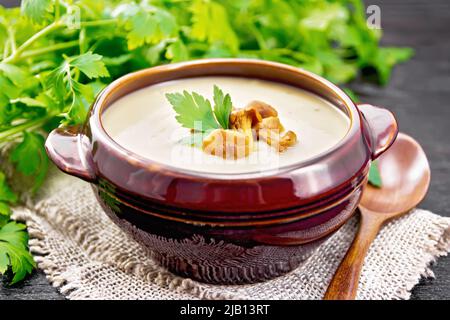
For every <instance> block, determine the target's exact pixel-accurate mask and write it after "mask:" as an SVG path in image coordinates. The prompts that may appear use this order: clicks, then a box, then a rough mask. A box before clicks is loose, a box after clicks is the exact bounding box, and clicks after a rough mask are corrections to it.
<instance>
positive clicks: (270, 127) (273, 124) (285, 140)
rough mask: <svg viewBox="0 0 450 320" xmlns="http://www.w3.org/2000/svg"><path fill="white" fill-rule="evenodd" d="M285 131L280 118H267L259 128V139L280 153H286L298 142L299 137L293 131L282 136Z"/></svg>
mask: <svg viewBox="0 0 450 320" xmlns="http://www.w3.org/2000/svg"><path fill="white" fill-rule="evenodd" d="M283 131H284V128H283V126H282V125H281V122H280V119H279V118H278V117H268V118H265V119H263V120H262V121H261V122H260V123H259V124H258V126H257V132H258V138H259V139H261V140H264V141H265V142H266V143H267V144H268V145H270V146H272V147H274V148H275V149H277V150H278V151H279V152H283V151H285V150H286V149H287V148H288V147H290V146H293V145H294V144H295V143H296V142H297V135H296V134H295V133H294V132H293V131H288V132H286V133H285V134H284V135H283V136H281V133H282V132H283Z"/></svg>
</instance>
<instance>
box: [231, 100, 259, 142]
mask: <svg viewBox="0 0 450 320" xmlns="http://www.w3.org/2000/svg"><path fill="white" fill-rule="evenodd" d="M261 121H262V117H261V115H260V114H259V112H258V111H256V110H255V109H252V108H245V109H237V110H233V111H232V112H231V114H230V128H231V129H233V130H238V131H241V132H242V133H244V134H245V135H246V136H247V137H248V138H249V143H250V150H253V140H254V138H256V137H254V136H253V133H254V132H253V128H254V127H256V126H257V125H258V124H259V123H260V122H261Z"/></svg>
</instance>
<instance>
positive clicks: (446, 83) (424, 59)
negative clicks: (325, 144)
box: [0, 0, 450, 300]
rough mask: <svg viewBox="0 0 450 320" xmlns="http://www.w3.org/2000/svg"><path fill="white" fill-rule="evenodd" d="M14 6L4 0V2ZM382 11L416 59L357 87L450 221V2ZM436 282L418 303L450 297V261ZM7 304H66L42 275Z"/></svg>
mask: <svg viewBox="0 0 450 320" xmlns="http://www.w3.org/2000/svg"><path fill="white" fill-rule="evenodd" d="M5 2H9V3H13V2H14V0H4V1H0V3H5ZM366 3H367V4H377V5H379V6H380V7H381V24H382V28H383V29H384V38H383V43H384V44H386V45H399V46H410V47H413V48H415V50H416V55H415V57H414V58H413V59H412V60H411V61H409V62H407V63H406V64H403V65H400V66H398V67H397V68H396V69H395V70H394V73H393V75H392V81H391V82H390V84H389V85H388V86H387V87H385V88H379V87H376V86H373V85H369V84H355V85H354V86H353V88H354V89H355V91H357V93H358V94H359V95H360V97H361V98H362V100H363V101H365V102H368V103H372V104H376V105H380V106H385V107H388V108H390V109H391V110H393V111H394V112H395V113H396V115H397V117H398V120H399V122H400V130H401V131H403V132H405V133H408V134H410V135H412V136H413V137H415V138H416V139H417V140H418V141H419V142H420V143H421V144H422V146H423V148H424V149H425V151H426V153H427V155H428V158H429V160H430V163H431V169H432V183H431V189H430V192H429V194H428V196H427V198H426V199H425V201H424V202H423V203H422V205H421V207H423V208H426V209H429V210H431V211H433V212H435V213H437V214H440V215H443V216H450V192H449V191H450V143H449V139H450V137H449V134H450V0H421V1H419V0H410V1H407V0H403V1H402V0H384V1H380V0H378V1H375V0H374V1H372V0H369V1H366ZM433 271H434V273H435V275H436V279H434V280H431V279H424V280H422V281H421V283H420V284H419V285H417V286H416V287H415V288H414V290H413V294H412V298H413V299H449V298H450V256H447V257H443V258H440V259H439V260H438V261H437V263H436V264H435V266H434V267H433ZM1 299H63V297H62V295H60V294H59V293H58V292H57V290H56V289H54V288H52V287H51V285H50V284H49V283H48V282H47V280H46V278H45V276H44V274H43V273H42V272H39V271H38V272H35V273H34V274H33V275H32V276H31V277H30V278H29V279H27V280H26V281H24V282H23V283H21V284H19V285H17V286H14V287H12V288H6V287H4V286H3V287H2V286H0V300H1Z"/></svg>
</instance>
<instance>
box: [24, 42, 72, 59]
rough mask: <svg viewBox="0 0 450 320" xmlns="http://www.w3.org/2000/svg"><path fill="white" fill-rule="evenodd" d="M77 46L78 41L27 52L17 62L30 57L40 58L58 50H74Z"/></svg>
mask: <svg viewBox="0 0 450 320" xmlns="http://www.w3.org/2000/svg"><path fill="white" fill-rule="evenodd" d="M76 46H78V40H73V41H69V42H62V43H58V44H55V45H51V46H48V47H44V48H40V49H34V50H28V51H25V52H24V53H22V55H21V56H20V57H19V58H17V59H16V61H17V60H20V59H26V58H29V57H33V56H38V55H41V54H44V53H49V52H53V51H58V50H64V49H68V48H72V47H76Z"/></svg>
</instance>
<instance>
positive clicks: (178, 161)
mask: <svg viewBox="0 0 450 320" xmlns="http://www.w3.org/2000/svg"><path fill="white" fill-rule="evenodd" d="M213 85H217V86H219V87H220V88H221V89H222V90H223V91H224V92H225V93H229V94H230V96H231V99H232V102H233V105H234V107H236V108H243V107H245V106H246V105H247V104H248V103H249V102H250V101H252V100H260V101H263V102H266V103H268V104H270V105H272V106H273V107H274V108H275V109H276V110H277V111H278V114H279V118H280V120H281V123H282V124H283V126H284V127H285V128H286V130H292V131H294V132H295V133H296V135H297V137H298V142H297V143H296V144H295V145H294V146H293V147H290V148H289V149H288V150H287V151H285V152H283V153H278V152H277V151H276V150H275V149H274V148H272V147H270V146H268V145H267V144H266V143H264V142H262V141H258V142H256V143H255V145H254V151H253V152H252V153H251V154H250V155H249V156H248V157H245V158H240V159H237V160H234V159H223V158H221V157H217V156H213V155H209V154H206V153H205V152H203V151H202V149H201V148H199V147H195V146H194V147H193V146H191V145H189V143H187V142H186V141H188V140H189V139H187V137H189V136H190V131H189V129H186V128H182V127H181V125H180V124H179V123H178V122H177V121H176V119H175V111H174V110H173V109H172V106H171V105H170V104H169V102H168V101H167V99H166V97H165V94H166V93H173V92H182V91H183V90H187V91H189V92H192V91H194V92H197V93H199V94H201V95H203V96H205V97H206V98H208V99H210V101H213V100H212V96H213ZM102 123H103V127H104V129H105V130H106V132H107V133H108V135H109V136H110V137H111V138H112V139H113V140H115V141H116V142H117V143H118V144H119V145H121V146H122V147H123V148H125V149H128V150H130V151H132V152H134V153H136V154H138V155H140V156H142V157H145V158H148V159H151V160H153V161H156V162H159V163H162V164H165V165H170V166H172V167H178V168H183V169H189V170H194V171H200V172H212V173H245V172H254V171H263V170H268V169H276V168H281V167H284V166H288V165H291V164H294V163H297V162H299V161H303V160H307V159H310V158H311V157H314V156H316V155H318V154H320V153H323V152H324V151H326V150H327V149H330V148H331V147H333V146H334V145H336V144H337V143H338V142H339V141H340V140H341V139H342V138H343V137H344V136H345V134H346V133H347V131H348V129H349V126H350V121H349V118H348V117H347V116H346V115H345V114H344V113H343V112H342V111H340V110H339V109H338V108H336V107H334V106H333V105H332V104H330V103H329V102H327V101H325V100H324V99H321V98H319V97H318V96H316V95H314V94H311V93H309V92H307V91H304V90H301V89H298V88H295V87H293V86H289V85H284V84H280V83H276V82H270V81H263V80H256V79H247V78H238V77H199V78H191V79H183V80H176V81H168V82H164V83H160V84H157V85H153V86H149V87H146V88H143V89H140V90H138V91H135V92H132V93H130V94H128V95H126V96H124V97H122V98H120V99H119V100H117V101H115V102H114V103H113V104H112V105H111V106H110V107H108V108H107V109H106V111H105V112H104V114H103V115H102Z"/></svg>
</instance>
